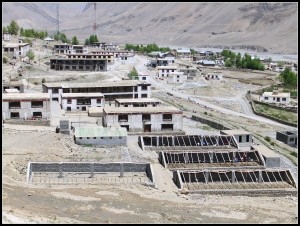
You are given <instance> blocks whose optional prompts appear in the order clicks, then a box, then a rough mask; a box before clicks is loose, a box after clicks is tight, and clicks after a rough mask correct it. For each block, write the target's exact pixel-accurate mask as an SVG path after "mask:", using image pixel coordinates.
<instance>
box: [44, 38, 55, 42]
mask: <svg viewBox="0 0 300 226" xmlns="http://www.w3.org/2000/svg"><path fill="white" fill-rule="evenodd" d="M44 41H46V42H53V41H54V39H53V38H50V37H46V38H44Z"/></svg>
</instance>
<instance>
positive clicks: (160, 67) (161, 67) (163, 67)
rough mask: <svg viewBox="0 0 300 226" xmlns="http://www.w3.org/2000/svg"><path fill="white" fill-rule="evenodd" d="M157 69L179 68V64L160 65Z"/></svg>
mask: <svg viewBox="0 0 300 226" xmlns="http://www.w3.org/2000/svg"><path fill="white" fill-rule="evenodd" d="M157 69H158V70H160V69H177V66H159V67H157Z"/></svg>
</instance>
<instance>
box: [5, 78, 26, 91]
mask: <svg viewBox="0 0 300 226" xmlns="http://www.w3.org/2000/svg"><path fill="white" fill-rule="evenodd" d="M6 89H17V90H19V91H20V93H24V84H23V82H22V80H19V81H9V82H3V83H2V93H4V92H5V90H6Z"/></svg>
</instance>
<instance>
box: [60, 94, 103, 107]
mask: <svg viewBox="0 0 300 226" xmlns="http://www.w3.org/2000/svg"><path fill="white" fill-rule="evenodd" d="M61 107H62V109H63V110H65V111H87V110H89V109H90V108H91V107H104V96H103V94H102V93H63V94H61Z"/></svg>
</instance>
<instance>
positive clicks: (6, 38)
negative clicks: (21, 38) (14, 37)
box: [3, 32, 11, 41]
mask: <svg viewBox="0 0 300 226" xmlns="http://www.w3.org/2000/svg"><path fill="white" fill-rule="evenodd" d="M10 39H11V34H10V33H8V32H4V33H3V40H4V41H10Z"/></svg>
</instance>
